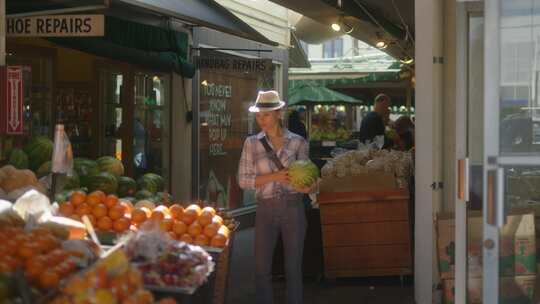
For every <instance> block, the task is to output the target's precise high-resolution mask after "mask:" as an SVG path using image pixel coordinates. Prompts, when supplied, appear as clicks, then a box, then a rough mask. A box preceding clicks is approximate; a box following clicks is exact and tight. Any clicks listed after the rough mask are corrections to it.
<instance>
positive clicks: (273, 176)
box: [238, 91, 317, 304]
mask: <svg viewBox="0 0 540 304" xmlns="http://www.w3.org/2000/svg"><path fill="white" fill-rule="evenodd" d="M284 106H285V102H284V101H282V100H281V99H280V97H279V94H278V92H276V91H267V92H259V95H258V97H257V100H256V101H255V104H254V105H252V106H251V107H250V108H249V111H250V112H252V113H255V118H256V120H257V124H258V125H259V127H260V128H261V132H260V133H259V134H256V135H253V136H249V137H248V138H247V139H246V141H245V142H244V147H243V149H242V155H241V157H240V163H239V166H238V184H239V185H240V188H242V189H251V190H255V193H256V194H255V196H256V201H257V212H256V215H255V287H256V301H254V302H253V303H257V304H272V303H273V292H272V281H271V278H272V273H271V272H272V257H273V253H274V248H275V246H276V242H277V240H278V236H279V235H280V234H281V236H282V239H283V245H284V246H283V247H284V256H285V276H286V280H287V304H302V301H303V283H302V257H303V250H304V238H305V235H306V227H307V222H306V216H305V213H304V204H303V203H302V194H303V193H306V194H307V193H313V192H315V191H316V187H317V185H316V184H314V185H313V186H312V187H311V188H295V187H293V186H292V185H291V184H290V182H289V175H288V169H287V167H288V166H289V165H290V163H291V162H293V161H295V160H308V159H309V145H308V143H307V141H306V140H305V139H304V138H302V137H300V136H299V135H297V134H294V133H292V132H290V131H289V130H287V129H285V128H283V127H282V126H281V117H282V111H281V109H282V108H283V107H284Z"/></svg>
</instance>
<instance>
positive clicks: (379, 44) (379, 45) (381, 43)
mask: <svg viewBox="0 0 540 304" xmlns="http://www.w3.org/2000/svg"><path fill="white" fill-rule="evenodd" d="M375 46H376V47H377V48H378V49H381V50H384V49H385V48H387V47H388V44H386V42H384V41H382V40H380V41H377V43H375Z"/></svg>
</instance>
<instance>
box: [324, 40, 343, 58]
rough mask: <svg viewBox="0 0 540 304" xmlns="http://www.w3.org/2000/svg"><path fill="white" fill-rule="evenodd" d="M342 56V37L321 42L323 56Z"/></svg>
mask: <svg viewBox="0 0 540 304" xmlns="http://www.w3.org/2000/svg"><path fill="white" fill-rule="evenodd" d="M340 57H343V39H342V38H337V39H334V40H331V41H327V42H325V43H324V44H323V58H340Z"/></svg>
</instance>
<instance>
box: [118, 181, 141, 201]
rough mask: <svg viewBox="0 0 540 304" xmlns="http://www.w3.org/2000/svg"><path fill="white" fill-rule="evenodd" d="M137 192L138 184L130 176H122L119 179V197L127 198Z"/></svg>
mask: <svg viewBox="0 0 540 304" xmlns="http://www.w3.org/2000/svg"><path fill="white" fill-rule="evenodd" d="M136 192H137V182H136V181H135V180H134V179H133V178H131V177H128V176H120V177H119V178H118V196H120V197H126V196H128V197H129V196H133V195H135V193H136Z"/></svg>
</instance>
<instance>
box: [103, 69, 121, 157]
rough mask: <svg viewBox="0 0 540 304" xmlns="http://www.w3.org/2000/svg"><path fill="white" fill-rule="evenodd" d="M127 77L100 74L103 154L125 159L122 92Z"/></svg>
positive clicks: (118, 74)
mask: <svg viewBox="0 0 540 304" xmlns="http://www.w3.org/2000/svg"><path fill="white" fill-rule="evenodd" d="M124 78H125V76H124V75H123V74H120V73H116V72H109V71H101V72H100V91H101V100H102V105H103V119H104V120H105V123H104V128H105V129H104V130H103V131H104V132H103V133H104V136H103V154H104V155H109V156H114V157H116V158H118V159H120V160H122V159H123V155H122V152H123V149H122V143H123V141H124V139H123V136H124V134H122V132H121V127H123V126H124V125H125V122H124V121H123V116H122V114H123V104H122V102H121V95H122V94H121V91H122V85H123V82H124Z"/></svg>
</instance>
